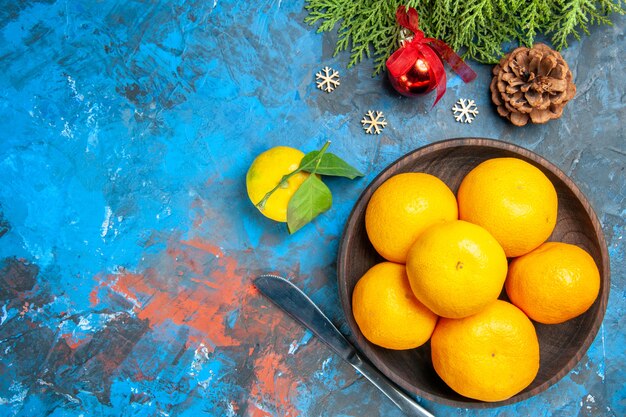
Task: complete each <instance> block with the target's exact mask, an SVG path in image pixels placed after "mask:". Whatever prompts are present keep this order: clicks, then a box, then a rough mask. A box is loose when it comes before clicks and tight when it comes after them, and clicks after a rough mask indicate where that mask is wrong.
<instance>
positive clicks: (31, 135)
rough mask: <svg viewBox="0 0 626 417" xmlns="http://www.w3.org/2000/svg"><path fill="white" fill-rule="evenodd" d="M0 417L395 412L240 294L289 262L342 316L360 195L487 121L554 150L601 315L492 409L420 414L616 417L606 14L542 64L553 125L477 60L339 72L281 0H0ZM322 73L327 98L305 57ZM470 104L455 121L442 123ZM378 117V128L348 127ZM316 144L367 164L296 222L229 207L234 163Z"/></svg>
mask: <svg viewBox="0 0 626 417" xmlns="http://www.w3.org/2000/svg"><path fill="white" fill-rule="evenodd" d="M0 10H1V11H0V72H1V73H2V74H3V77H0V132H1V133H0V141H1V144H2V146H0V180H1V183H2V186H1V187H0V213H1V216H0V259H1V261H0V270H1V271H0V304H1V306H0V310H1V311H0V376H1V378H0V415H3V416H4V415H7V416H14V415H19V416H38V415H50V416H55V417H58V416H80V415H84V416H90V415H103V416H108V415H111V416H113V415H124V416H153V415H162V416H196V415H209V416H236V415H246V416H253V417H261V416H356V415H359V416H392V417H393V416H400V413H399V412H398V411H397V410H396V409H395V408H394V406H393V404H392V403H391V402H389V401H388V400H386V399H385V398H384V397H383V396H382V395H381V394H380V393H379V392H377V391H376V390H375V389H374V388H373V387H372V386H371V385H369V383H368V382H367V381H365V380H364V379H363V378H362V377H360V376H358V375H357V374H356V373H355V372H354V371H353V369H352V368H351V367H350V366H349V365H346V364H345V363H342V362H341V361H340V360H339V358H338V357H336V356H335V355H333V354H331V353H330V352H329V351H328V350H327V349H326V347H325V346H324V345H323V344H322V343H321V342H319V341H317V340H316V339H315V338H314V337H312V336H311V334H310V333H309V332H307V331H304V330H303V329H302V328H301V327H299V326H298V325H296V324H295V323H293V322H292V321H291V320H289V319H287V318H286V317H284V315H283V314H282V313H281V312H280V311H278V310H277V309H276V308H275V307H273V306H271V305H270V303H269V302H268V301H267V300H265V299H264V298H262V297H261V296H260V295H259V294H258V293H257V292H256V291H255V290H254V289H253V288H252V286H251V284H250V279H251V278H252V277H254V276H255V275H257V274H258V273H261V272H268V271H274V272H279V273H281V274H284V275H286V276H288V277H289V278H290V279H291V280H292V281H294V282H295V283H297V284H298V285H299V286H300V287H301V288H303V289H304V290H305V292H307V293H308V294H309V295H311V297H312V298H313V299H314V300H315V301H316V302H317V303H319V305H320V307H321V308H322V310H324V311H325V312H327V313H328V314H329V316H330V317H331V318H332V319H333V320H334V321H335V322H336V323H337V324H338V325H339V326H340V327H341V328H342V330H344V331H345V332H348V329H347V328H346V325H345V320H344V318H343V313H342V311H341V308H340V305H339V299H338V294H337V284H336V272H335V262H336V253H337V249H338V241H339V238H340V235H341V232H342V229H343V225H344V223H345V221H346V219H347V217H348V215H349V212H350V210H351V208H352V205H353V204H354V203H355V201H356V199H357V198H358V196H359V194H360V193H361V191H362V190H363V189H364V188H365V186H366V185H367V184H368V182H369V181H370V180H371V179H373V178H374V177H375V176H376V175H377V174H378V173H379V172H380V171H381V170H382V169H383V168H384V167H385V166H386V165H387V164H389V163H390V162H392V161H393V160H395V159H396V158H398V157H400V156H401V155H403V154H404V153H406V152H409V151H411V150H413V149H415V148H418V147H420V146H423V145H426V144H429V143H432V142H435V141H438V140H442V139H447V138H452V137H462V136H476V137H490V138H497V139H502V140H506V141H510V142H513V143H515V144H518V145H521V146H524V147H527V148H529V149H531V150H533V151H535V152H537V153H539V154H541V155H542V156H544V157H545V158H547V159H549V160H550V161H552V162H553V163H555V164H556V165H558V166H559V167H560V168H561V169H562V170H563V171H565V172H566V173H567V174H568V175H570V176H571V177H572V178H573V179H574V181H575V182H576V183H577V184H578V185H579V187H580V188H581V189H582V190H583V192H584V193H585V194H586V195H587V197H588V198H589V199H590V201H591V203H592V205H593V206H594V208H595V210H596V212H597V214H598V217H599V218H600V221H601V222H602V225H603V230H604V233H605V235H606V239H607V245H608V249H609V253H610V257H611V270H612V277H611V292H610V297H609V305H608V309H607V313H606V316H605V319H604V323H603V325H602V327H601V329H600V331H599V333H598V336H597V337H596V340H595V341H594V343H593V344H592V346H591V348H590V349H589V351H588V353H587V355H586V356H585V357H584V358H583V359H582V361H581V362H580V363H579V365H578V366H576V367H575V368H574V370H573V371H572V372H571V373H570V374H568V375H567V376H566V377H564V378H563V379H562V380H561V381H559V382H558V383H557V384H556V385H554V386H553V387H551V388H550V389H548V390H547V391H545V392H544V393H542V394H540V395H538V396H536V397H533V398H531V399H530V400H527V401H524V402H521V403H518V404H514V405H511V406H507V407H502V408H498V409H492V410H460V409H455V408H451V407H448V406H443V405H439V404H436V403H433V402H429V401H423V404H424V406H425V407H426V408H428V409H429V410H430V411H432V412H433V413H435V414H436V415H438V416H496V415H498V416H518V415H550V416H574V415H578V416H623V415H626V388H625V381H626V357H625V354H624V346H626V337H625V335H624V329H625V322H624V320H625V319H624V309H625V307H626V302H625V300H626V295H625V292H624V284H625V276H626V265H625V264H624V252H625V246H624V241H623V236H624V227H625V204H624V201H625V198H626V188H625V181H624V167H625V165H626V147H625V145H624V137H625V131H624V126H625V122H626V88H625V85H624V79H626V70H625V67H624V66H623V63H622V57H621V55H622V54H623V53H624V51H626V39H625V37H624V30H625V28H626V19H625V18H624V17H615V19H614V21H615V25H614V26H613V27H608V26H605V27H594V28H593V29H592V33H591V36H588V37H584V38H583V39H582V40H581V41H572V42H571V46H570V48H568V49H567V50H565V51H563V56H564V57H565V59H566V60H567V61H568V62H569V63H570V65H571V67H572V71H573V73H574V79H575V82H576V84H577V88H578V92H577V95H576V98H575V99H574V100H573V101H572V102H571V103H569V104H568V105H567V107H566V109H565V112H564V114H563V117H562V118H561V119H559V120H556V121H552V122H550V123H548V124H546V125H540V126H527V127H524V128H516V127H514V126H512V125H510V124H509V123H508V122H507V121H506V120H504V119H502V118H500V117H499V116H498V115H497V113H496V111H495V108H494V106H493V105H492V104H491V102H490V94H489V88H488V86H489V82H490V79H491V75H490V70H491V67H490V66H485V65H478V64H475V63H471V62H470V64H472V66H473V67H474V68H475V69H476V70H477V72H478V78H477V79H476V80H475V81H474V82H473V83H471V84H468V85H465V84H463V83H462V82H461V81H460V79H459V78H458V77H456V76H454V75H453V74H451V73H449V81H448V92H447V93H446V95H445V96H444V98H443V99H442V100H441V102H440V103H439V104H438V105H437V106H436V107H435V108H433V109H431V108H430V107H431V104H432V100H433V99H434V97H433V96H432V95H431V96H428V97H425V98H422V99H416V100H410V99H406V98H403V97H400V96H399V95H397V94H396V93H395V92H394V91H393V90H392V89H390V87H389V86H388V83H387V82H386V81H385V80H384V79H383V77H377V78H372V77H371V72H372V63H371V62H365V63H364V64H362V65H360V66H358V67H355V68H351V69H346V64H347V61H348V57H347V55H344V54H341V55H339V56H337V57H332V52H333V48H334V37H333V35H319V34H316V33H315V30H314V29H313V28H311V27H308V26H306V25H305V24H304V23H303V20H304V17H305V12H304V10H303V1H293V2H282V1H280V0H278V1H276V0H270V1H265V2H258V3H255V2H249V3H248V4H246V3H245V2H236V1H232V0H224V1H220V2H218V1H217V0H215V1H214V2H210V1H208V2H207V1H161V2H146V1H133V0H127V1H119V0H102V1H98V2H80V1H67V0H66V1H62V0H58V1H54V0H42V1H20V2H14V1H3V2H2V7H0ZM327 65H328V66H331V67H333V68H335V69H337V70H339V72H340V74H341V86H340V87H339V88H338V89H337V90H336V91H334V92H333V93H332V94H326V93H323V92H321V91H319V90H317V89H316V87H315V82H314V78H315V73H316V72H317V71H319V70H320V69H321V68H322V67H324V66H327ZM459 98H471V99H474V100H476V102H477V104H478V106H479V110H480V114H479V115H478V118H477V119H476V121H475V122H474V123H473V124H471V125H467V124H460V123H456V122H455V121H454V118H453V117H452V113H451V111H450V109H451V107H452V106H453V104H454V102H456V101H457V100H458V99H459ZM367 110H380V111H383V112H384V113H385V115H386V119H387V122H388V127H387V128H386V129H385V130H384V132H383V134H382V135H380V136H370V135H366V134H364V132H363V130H362V128H361V125H360V123H359V121H360V120H361V118H362V117H363V115H364V113H365V112H366V111H367ZM327 139H331V140H332V145H331V148H330V150H331V151H332V152H334V153H336V154H338V155H340V156H343V157H344V158H345V159H346V160H347V161H348V162H350V163H351V164H353V165H354V166H355V167H357V168H358V169H360V170H361V171H362V172H364V173H365V174H366V176H365V178H363V179H360V180H355V181H349V180H345V179H329V180H328V181H327V184H328V185H329V187H330V188H331V190H332V191H333V197H334V203H333V208H332V209H331V211H329V212H328V213H326V214H324V215H322V216H321V217H319V218H318V219H316V220H315V221H314V222H313V223H312V224H310V225H308V226H306V227H305V228H304V229H302V230H301V231H299V232H298V233H296V234H295V235H291V236H290V235H288V234H287V232H286V230H285V227H284V226H283V225H281V224H277V223H274V222H272V221H270V220H268V219H265V218H264V217H262V216H261V215H260V214H259V213H258V212H257V211H256V209H255V208H254V207H253V206H252V204H250V202H249V201H248V199H247V196H246V191H245V173H246V170H247V168H248V166H249V165H250V163H251V162H252V160H253V159H254V157H255V156H256V155H257V154H259V153H260V152H262V151H264V150H266V149H268V148H270V147H273V146H277V145H288V146H293V147H297V148H299V149H301V150H303V151H305V152H307V151H311V150H314V149H319V148H320V147H321V145H322V144H323V143H324V142H325V141H326V140H327Z"/></svg>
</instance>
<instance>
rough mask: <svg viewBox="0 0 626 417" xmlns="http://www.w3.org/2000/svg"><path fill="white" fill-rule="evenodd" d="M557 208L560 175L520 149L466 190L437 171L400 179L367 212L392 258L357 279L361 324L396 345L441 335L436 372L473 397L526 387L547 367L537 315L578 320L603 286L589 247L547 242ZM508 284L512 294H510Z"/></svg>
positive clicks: (435, 344)
mask: <svg viewBox="0 0 626 417" xmlns="http://www.w3.org/2000/svg"><path fill="white" fill-rule="evenodd" d="M557 211H558V198H557V193H556V190H555V188H554V186H553V184H552V183H551V182H550V180H549V179H548V177H546V175H545V174H544V173H543V172H542V171H541V170H540V169H538V168H537V167H535V166H534V165H531V164H530V163H528V162H526V161H523V160H521V159H517V158H493V159H488V160H486V161H484V162H482V163H480V164H479V165H477V166H476V167H475V168H474V169H472V170H471V171H470V172H469V173H468V174H467V175H466V176H465V178H463V181H462V182H461V185H460V186H459V189H458V192H457V194H456V196H455V195H454V193H453V192H452V191H451V190H450V188H448V186H447V185H446V184H445V183H444V182H443V181H442V180H440V179H439V178H437V177H435V176H433V175H430V174H427V173H403V174H398V175H395V176H393V177H391V178H389V179H388V180H387V181H385V182H384V183H383V184H382V185H381V186H380V187H379V188H378V189H377V190H376V191H374V193H373V194H372V197H371V199H370V201H369V203H368V206H367V209H366V212H365V229H366V231H367V235H368V238H369V240H370V242H371V243H372V245H373V246H374V248H375V249H376V251H377V252H378V253H379V254H380V255H381V256H382V257H383V258H385V261H384V262H381V263H379V264H377V265H375V266H373V267H372V268H371V269H369V270H368V271H367V272H366V273H365V275H363V277H362V278H361V279H360V280H359V281H358V282H357V284H356V286H355V288H354V292H353V294H352V309H353V315H354V318H355V321H356V323H357V324H358V326H359V328H360V330H361V332H362V333H363V335H364V336H365V337H366V338H367V339H368V340H369V341H370V342H372V343H374V344H376V345H379V346H382V347H385V348H388V349H413V348H416V347H419V346H421V345H423V344H424V343H426V342H427V341H429V340H430V343H431V358H432V363H433V366H434V368H435V371H436V372H437V374H438V375H439V376H440V377H441V379H443V381H444V382H445V383H446V384H448V386H450V388H452V389H453V390H454V391H456V392H458V393H459V394H461V395H464V396H466V397H469V398H473V399H477V400H481V401H492V402H493V401H502V400H505V399H507V398H510V397H512V396H513V395H515V394H517V393H518V392H520V391H522V390H523V389H524V388H526V387H527V386H528V385H530V383H531V382H532V381H533V380H534V378H535V377H536V375H537V373H538V371H539V341H538V338H537V334H536V331H535V326H534V324H533V321H535V322H539V323H544V324H558V323H562V322H565V321H567V320H569V319H572V318H574V317H576V316H578V315H580V314H582V313H584V312H585V311H587V310H588V309H589V308H590V307H591V305H592V304H593V303H594V301H595V300H596V298H597V296H598V293H599V290H600V273H599V271H598V267H597V266H596V263H595V261H594V260H593V258H592V257H591V256H590V255H589V254H588V253H587V252H586V251H585V250H583V249H582V248H580V247H578V246H575V245H571V244H568V243H564V242H547V240H548V239H549V237H550V236H551V234H552V231H553V230H554V228H555V225H556V221H557ZM503 288H505V289H506V294H507V295H508V299H509V300H510V302H508V301H504V300H500V299H499V297H500V295H501V293H502V289H503Z"/></svg>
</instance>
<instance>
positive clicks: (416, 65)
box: [386, 6, 476, 106]
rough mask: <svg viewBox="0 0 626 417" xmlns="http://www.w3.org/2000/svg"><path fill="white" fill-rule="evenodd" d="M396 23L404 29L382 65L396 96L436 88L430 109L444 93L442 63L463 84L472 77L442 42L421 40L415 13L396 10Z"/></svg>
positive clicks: (422, 36) (426, 91)
mask: <svg viewBox="0 0 626 417" xmlns="http://www.w3.org/2000/svg"><path fill="white" fill-rule="evenodd" d="M396 21H397V22H398V24H399V25H400V26H402V27H403V28H404V29H402V31H401V34H400V36H401V40H400V49H398V50H397V51H396V52H394V53H393V54H392V55H391V56H390V57H389V59H387V62H386V64H387V74H388V76H389V81H390V82H391V85H392V86H393V88H395V89H396V91H398V92H399V93H400V94H402V95H404V96H408V97H415V96H420V95H423V94H426V93H429V92H431V91H432V90H434V89H435V88H436V89H437V98H436V99H435V103H434V104H433V106H434V105H435V104H437V102H438V101H439V99H441V97H443V94H444V93H445V92H446V71H445V69H444V67H443V60H445V61H446V62H448V63H449V64H450V65H451V66H452V70H453V71H454V72H456V73H457V74H458V75H459V76H460V77H461V78H462V79H463V81H464V82H466V83H467V82H470V81H472V80H473V79H474V78H476V73H475V72H474V71H473V70H472V69H471V68H470V67H469V66H468V65H467V64H465V62H463V60H462V59H461V58H460V57H459V56H458V55H457V54H456V53H455V52H454V51H453V50H452V48H450V47H449V46H448V45H446V43H445V42H443V41H440V40H439V39H433V38H426V37H424V32H422V31H421V30H420V29H419V17H418V14H417V10H415V9H414V8H412V7H410V8H408V9H406V8H405V7H404V6H400V7H398V9H397V11H396ZM407 31H408V32H407ZM407 33H408V34H407Z"/></svg>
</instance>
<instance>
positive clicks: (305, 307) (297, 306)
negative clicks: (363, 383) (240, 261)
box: [253, 274, 434, 417]
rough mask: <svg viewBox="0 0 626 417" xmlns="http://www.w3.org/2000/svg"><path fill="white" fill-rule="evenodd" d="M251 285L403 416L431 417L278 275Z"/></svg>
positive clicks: (262, 278) (295, 288) (306, 298)
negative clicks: (366, 382) (388, 400)
mask: <svg viewBox="0 0 626 417" xmlns="http://www.w3.org/2000/svg"><path fill="white" fill-rule="evenodd" d="M253 282H254V285H255V286H256V287H257V288H258V289H259V291H261V293H263V294H264V295H265V296H266V297H267V298H269V299H270V300H271V301H272V302H273V303H274V304H276V305H277V306H278V307H280V308H281V309H282V310H283V311H285V312H286V313H287V314H289V315H290V316H291V317H292V318H294V319H295V320H296V321H298V322H299V323H300V324H302V325H304V326H305V327H306V328H308V329H309V330H311V331H312V332H313V333H314V334H315V335H316V336H317V337H319V338H320V339H321V340H322V341H323V342H325V343H326V344H327V345H328V346H329V347H330V348H331V349H332V350H333V351H334V352H335V353H336V354H337V355H339V356H340V357H341V358H342V359H344V360H346V361H347V362H348V363H350V364H351V365H352V366H353V367H354V368H355V369H356V370H357V371H359V372H360V373H361V375H363V376H364V377H365V378H367V379H368V380H369V381H370V382H371V383H372V384H374V386H375V387H376V388H378V389H379V390H380V391H381V392H382V393H383V394H385V395H386V396H387V397H388V398H389V399H390V400H391V401H392V402H393V403H394V404H395V405H396V406H397V407H398V408H399V409H400V410H402V411H403V412H404V413H405V414H406V415H407V416H418V417H434V416H433V415H432V414H431V413H430V412H428V411H427V410H426V409H424V408H423V407H422V406H421V405H419V404H418V403H417V402H415V400H414V399H412V398H411V397H409V396H408V395H407V394H405V393H404V392H403V391H402V390H401V389H400V388H399V387H397V386H396V385H395V384H394V383H393V382H392V381H390V380H389V379H388V378H387V377H386V376H384V375H383V374H382V373H381V372H380V371H379V370H378V369H377V368H375V367H374V366H373V365H371V364H370V363H369V362H367V361H366V360H365V359H363V358H362V357H361V356H360V355H359V353H358V352H357V350H356V349H355V348H354V346H352V344H351V343H350V342H349V341H348V339H346V338H345V337H344V335H343V334H342V333H341V332H340V331H339V330H338V329H337V328H336V327H335V325H334V324H332V322H331V321H330V319H329V318H328V317H326V315H325V314H324V313H323V312H322V311H321V310H320V309H319V308H318V307H317V305H315V303H314V302H313V300H311V299H310V298H309V297H308V296H307V295H306V294H305V293H303V292H302V291H301V290H300V289H299V288H298V287H296V286H295V285H293V284H292V283H291V282H289V281H288V280H286V279H285V278H283V277H280V276H278V275H271V274H266V275H261V276H258V277H257V278H255V279H254V280H253Z"/></svg>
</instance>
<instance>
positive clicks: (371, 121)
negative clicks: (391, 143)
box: [361, 110, 387, 135]
mask: <svg viewBox="0 0 626 417" xmlns="http://www.w3.org/2000/svg"><path fill="white" fill-rule="evenodd" d="M361 124H362V125H363V129H364V130H365V133H369V134H370V135H380V132H382V131H383V129H384V128H385V126H387V121H386V120H385V115H383V112H381V111H377V112H376V115H374V112H373V111H371V110H369V111H368V112H367V113H365V116H364V117H363V119H362V120H361Z"/></svg>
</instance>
